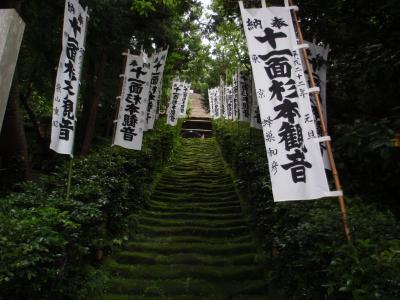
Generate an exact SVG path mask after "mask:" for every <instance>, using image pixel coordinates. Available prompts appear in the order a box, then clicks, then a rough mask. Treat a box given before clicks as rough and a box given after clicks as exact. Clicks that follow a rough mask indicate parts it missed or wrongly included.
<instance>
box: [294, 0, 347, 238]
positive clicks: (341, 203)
mask: <svg viewBox="0 0 400 300" xmlns="http://www.w3.org/2000/svg"><path fill="white" fill-rule="evenodd" d="M289 5H293V1H292V0H289ZM291 13H292V15H293V18H294V21H295V24H296V29H297V35H298V38H299V42H300V44H304V38H303V33H302V31H301V27H300V21H299V17H298V15H297V13H296V12H295V11H291ZM301 51H302V52H303V56H304V62H305V65H306V68H307V72H308V74H309V76H308V77H309V78H310V82H311V87H312V88H313V87H317V85H316V84H315V80H314V78H313V76H312V74H313V68H312V66H311V64H310V62H309V61H308V54H307V51H306V49H305V48H302V49H301ZM313 95H314V97H315V100H316V101H315V102H316V104H317V109H318V115H319V118H320V120H321V127H322V132H323V135H324V136H328V129H327V126H326V123H325V122H324V120H325V118H324V113H323V110H322V105H321V98H320V96H319V93H318V92H313ZM325 146H326V149H327V154H328V158H329V163H330V165H331V168H332V175H333V179H334V181H335V187H336V190H337V191H341V190H342V186H341V183H340V178H339V173H338V170H337V168H336V163H335V159H334V157H333V151H332V145H331V142H330V141H325ZM338 198H339V199H338V200H339V206H340V211H341V216H342V223H343V229H344V234H345V237H346V239H347V241H349V242H350V241H351V232H350V227H349V224H348V214H347V207H346V202H345V199H344V196H343V195H341V196H339V197H338Z"/></svg>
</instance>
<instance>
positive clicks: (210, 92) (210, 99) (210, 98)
mask: <svg viewBox="0 0 400 300" xmlns="http://www.w3.org/2000/svg"><path fill="white" fill-rule="evenodd" d="M213 93H214V91H213V89H208V106H209V108H210V116H211V118H214V99H213Z"/></svg>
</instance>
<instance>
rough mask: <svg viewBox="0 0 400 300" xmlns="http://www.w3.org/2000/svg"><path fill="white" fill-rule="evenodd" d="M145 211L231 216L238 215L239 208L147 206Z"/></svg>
mask: <svg viewBox="0 0 400 300" xmlns="http://www.w3.org/2000/svg"><path fill="white" fill-rule="evenodd" d="M147 209H151V210H153V211H160V212H161V211H162V212H172V213H180V212H193V213H212V214H218V213H220V214H232V213H240V212H241V208H240V207H239V206H227V207H217V208H212V207H190V206H187V207H173V206H170V207H164V206H152V205H148V206H147Z"/></svg>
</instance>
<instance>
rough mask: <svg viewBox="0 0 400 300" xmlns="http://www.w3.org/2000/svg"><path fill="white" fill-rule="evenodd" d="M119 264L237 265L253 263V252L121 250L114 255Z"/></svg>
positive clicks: (254, 256) (254, 257)
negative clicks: (165, 252)
mask: <svg viewBox="0 0 400 300" xmlns="http://www.w3.org/2000/svg"><path fill="white" fill-rule="evenodd" d="M114 259H115V261H116V262H118V263H120V264H130V265H135V264H149V265H153V264H161V265H179V264H185V265H187V264H190V265H207V266H237V265H252V264H254V263H255V259H256V255H255V253H245V254H235V255H230V256H229V257H227V256H226V255H206V254H197V253H175V254H172V255H164V254H154V253H145V252H129V251H122V252H120V253H118V254H117V255H116V256H115V258H114Z"/></svg>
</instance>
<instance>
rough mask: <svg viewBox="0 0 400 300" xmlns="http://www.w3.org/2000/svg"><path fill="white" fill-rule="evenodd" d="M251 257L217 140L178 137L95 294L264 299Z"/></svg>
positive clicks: (110, 298)
mask: <svg viewBox="0 0 400 300" xmlns="http://www.w3.org/2000/svg"><path fill="white" fill-rule="evenodd" d="M256 257H257V250H256V246H255V244H254V241H253V238H252V236H251V233H250V230H249V227H248V224H247V220H246V219H245V217H244V216H243V214H242V209H241V206H240V202H239V199H238V197H237V195H236V192H235V189H234V186H233V183H232V180H231V177H230V176H229V175H228V174H227V173H226V171H225V167H224V162H223V160H222V157H221V156H220V154H219V151H218V148H217V144H216V141H215V139H214V138H210V139H183V140H182V145H181V147H180V150H179V153H177V155H176V159H175V161H174V162H173V163H172V164H171V165H170V166H169V167H168V168H167V169H166V170H165V171H164V173H163V175H162V177H161V179H160V181H159V183H158V185H157V188H156V191H155V193H154V194H153V196H152V198H151V201H150V202H149V203H148V206H147V208H146V209H144V210H143V211H142V213H141V216H140V219H139V227H138V234H137V235H136V237H135V240H134V241H131V242H130V243H129V246H128V248H127V249H126V250H125V251H122V252H120V253H118V254H116V255H115V256H113V257H111V258H108V259H107V260H106V262H105V264H106V266H107V268H109V270H110V272H111V274H112V275H113V277H112V278H111V281H110V283H109V288H108V291H107V294H105V295H103V296H99V297H97V298H96V299H101V300H128V299H129V300H131V299H132V300H133V299H138V300H139V299H174V300H180V299H188V300H189V299H193V300H196V299H207V300H209V299H243V300H244V299H246V300H258V299H268V297H267V296H266V295H267V285H266V280H265V279H264V272H263V267H262V265H261V263H257V262H256Z"/></svg>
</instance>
